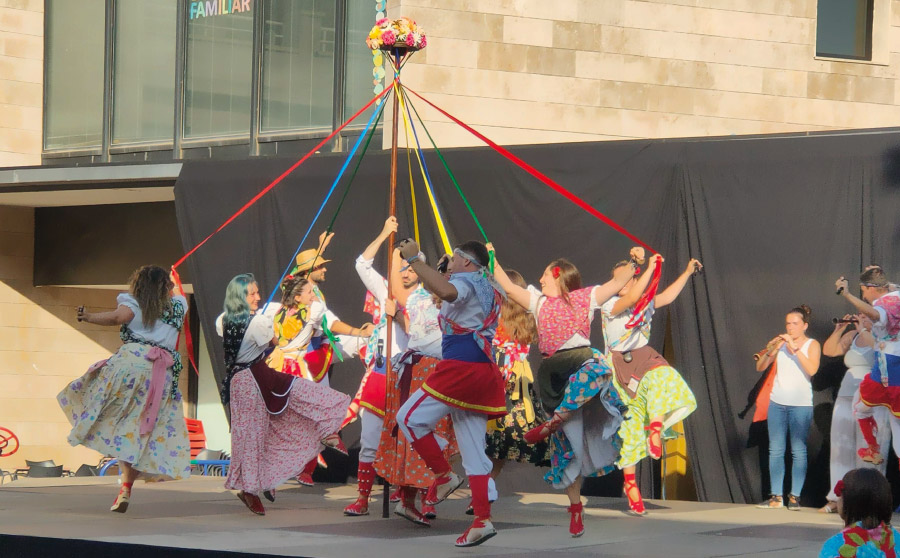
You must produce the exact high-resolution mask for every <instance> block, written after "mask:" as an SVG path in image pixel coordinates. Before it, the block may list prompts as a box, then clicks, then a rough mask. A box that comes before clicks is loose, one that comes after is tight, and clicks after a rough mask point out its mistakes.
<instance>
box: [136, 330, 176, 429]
mask: <svg viewBox="0 0 900 558" xmlns="http://www.w3.org/2000/svg"><path fill="white" fill-rule="evenodd" d="M144 358H146V359H147V360H149V361H151V362H152V363H153V375H152V376H151V378H150V390H149V391H148V392H147V403H146V404H145V406H144V410H143V411H141V436H146V435H147V434H149V433H150V432H152V431H153V427H154V426H156V419H157V416H158V415H159V404H160V402H162V396H163V392H164V391H165V390H166V369H168V368H169V367H170V366H172V365H173V364H175V360H174V359H173V358H172V355H171V354H170V353H169V351H167V350H165V349H161V348H159V347H151V348H150V352H148V353H147V356H146V357H144Z"/></svg>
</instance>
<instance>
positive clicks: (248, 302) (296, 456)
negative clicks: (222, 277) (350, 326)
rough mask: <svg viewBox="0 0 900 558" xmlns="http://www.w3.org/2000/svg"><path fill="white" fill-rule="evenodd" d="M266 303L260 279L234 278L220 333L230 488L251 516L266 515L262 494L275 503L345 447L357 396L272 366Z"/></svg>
mask: <svg viewBox="0 0 900 558" xmlns="http://www.w3.org/2000/svg"><path fill="white" fill-rule="evenodd" d="M259 300H260V297H259V288H258V286H257V284H256V280H255V279H254V277H253V275H251V274H249V273H248V274H243V275H238V276H236V277H235V278H233V279H232V280H231V281H230V282H229V283H228V287H227V289H226V291H225V305H224V306H225V312H224V313H223V314H222V315H220V316H219V318H218V319H217V320H216V330H217V331H218V333H219V335H220V336H222V337H223V339H224V345H225V367H226V370H227V375H226V377H225V381H224V382H223V386H222V401H223V403H224V404H225V405H229V406H230V410H231V466H230V467H229V468H228V478H227V479H226V481H225V488H228V489H232V490H238V491H239V492H238V498H240V500H241V501H242V502H244V504H245V505H246V506H247V507H248V508H249V509H250V511H252V512H253V513H255V514H257V515H265V513H266V510H265V508H264V507H263V505H262V502H261V501H260V499H259V494H260V493H261V492H266V493H267V494H266V496H267V498H269V500H272V501H274V496H273V494H274V490H275V488H276V487H278V486H279V485H280V484H282V483H283V482H284V481H286V480H287V479H289V478H292V477H295V476H297V475H298V474H299V473H300V471H301V469H303V467H304V465H306V464H307V463H309V462H310V461H311V460H314V459H315V456H316V454H317V453H318V446H319V444H320V443H321V444H324V445H326V446H329V447H335V448H336V447H337V446H338V444H339V442H340V438H339V437H338V435H337V431H338V428H339V427H340V424H341V419H343V417H344V409H345V408H346V406H347V403H348V402H349V400H350V398H349V397H348V396H346V395H344V394H342V393H340V392H337V391H335V390H333V389H331V388H329V387H328V386H326V385H324V384H321V383H316V382H312V381H309V380H305V379H302V378H297V377H295V376H291V375H289V374H283V373H281V372H276V371H275V370H272V369H271V368H270V367H269V366H268V365H266V363H265V357H266V352H267V349H268V348H269V346H270V344H271V343H272V342H274V341H275V339H274V335H273V325H272V319H271V318H270V317H268V316H266V315H265V314H262V313H260V312H257V310H258V308H259ZM313 462H314V461H313Z"/></svg>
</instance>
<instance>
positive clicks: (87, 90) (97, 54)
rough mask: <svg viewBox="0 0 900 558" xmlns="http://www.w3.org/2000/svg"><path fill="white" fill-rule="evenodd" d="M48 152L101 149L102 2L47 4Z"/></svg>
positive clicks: (68, 0) (55, 0)
mask: <svg viewBox="0 0 900 558" xmlns="http://www.w3.org/2000/svg"><path fill="white" fill-rule="evenodd" d="M45 6H46V14H45V17H46V25H47V37H46V41H45V45H46V49H47V56H46V70H45V71H46V81H47V83H46V88H47V91H46V106H45V107H44V110H45V111H46V115H45V125H44V148H45V149H64V148H80V147H96V146H99V145H100V143H101V141H100V137H101V135H102V132H103V56H104V54H103V52H104V44H103V41H104V35H105V29H106V23H105V17H106V15H105V14H106V10H105V6H104V1H103V0H82V1H80V2H72V1H71V0H46V5H45Z"/></svg>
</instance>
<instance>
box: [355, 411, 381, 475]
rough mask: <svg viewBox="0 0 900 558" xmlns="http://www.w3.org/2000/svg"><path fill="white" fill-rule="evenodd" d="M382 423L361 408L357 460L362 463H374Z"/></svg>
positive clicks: (370, 412)
mask: <svg viewBox="0 0 900 558" xmlns="http://www.w3.org/2000/svg"><path fill="white" fill-rule="evenodd" d="M383 422H384V421H382V420H381V417H379V416H378V415H376V414H375V413H373V412H372V411H370V410H368V409H365V408H361V409H360V410H359V424H360V426H361V427H362V430H361V431H360V433H359V460H360V462H362V463H372V462H373V461H375V454H376V453H378V444H380V443H381V425H382V424H383Z"/></svg>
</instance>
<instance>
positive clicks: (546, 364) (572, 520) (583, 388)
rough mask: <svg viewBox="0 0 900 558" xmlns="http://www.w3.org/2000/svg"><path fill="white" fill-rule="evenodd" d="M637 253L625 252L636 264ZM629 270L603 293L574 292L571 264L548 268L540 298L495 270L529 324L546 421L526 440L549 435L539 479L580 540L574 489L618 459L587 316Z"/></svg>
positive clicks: (614, 410)
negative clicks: (557, 497) (546, 467)
mask: <svg viewBox="0 0 900 558" xmlns="http://www.w3.org/2000/svg"><path fill="white" fill-rule="evenodd" d="M643 255H644V250H643V248H634V249H632V250H631V256H632V258H642V257H643ZM634 269H635V268H634V267H632V266H627V267H623V268H621V269H620V270H617V271H616V273H615V276H614V277H613V279H611V280H610V281H607V282H606V283H604V284H603V285H595V286H591V287H584V288H582V286H581V273H580V272H579V271H578V268H576V267H575V266H574V265H573V264H572V263H571V262H569V261H568V260H565V259H562V258H560V259H557V260H554V261H552V262H550V265H548V266H547V267H546V269H545V270H544V274H543V275H542V276H541V290H540V291H538V290H537V289H536V288H535V287H533V286H529V287H528V288H527V289H526V288H523V287H521V286H519V285H516V284H515V283H514V282H513V281H512V280H511V279H510V278H509V276H508V275H507V274H506V273H505V272H504V270H503V268H502V267H501V266H500V264H499V263H498V264H496V267H495V272H496V275H497V280H498V281H499V282H500V284H501V286H502V287H503V288H504V289H506V291H507V293H508V294H509V298H510V299H511V300H512V301H513V302H515V303H517V304H518V305H520V306H522V307H523V308H525V309H527V310H528V312H529V313H530V314H531V315H532V316H534V319H535V322H536V324H537V331H538V339H539V342H538V347H539V348H540V351H541V356H542V357H543V359H542V360H541V366H540V368H538V377H537V380H538V389H539V391H540V396H541V404H542V405H543V408H544V411H545V412H546V413H547V414H548V415H550V414H552V415H553V419H552V420H551V421H548V422H544V423H543V424H541V425H540V426H538V427H536V428H533V429H531V430H529V431H528V432H526V433H525V436H524V438H525V441H526V442H528V443H531V444H535V443H537V442H539V441H540V440H543V439H546V438H547V437H549V436H551V435H553V438H552V441H551V445H552V448H553V456H552V458H551V463H552V466H551V469H550V472H549V473H547V474H546V475H545V476H544V479H545V480H546V481H547V482H549V483H550V484H551V485H552V486H553V488H556V489H562V490H565V491H566V495H567V496H568V498H569V507H568V508H567V510H566V511H568V512H569V516H570V517H569V533H570V534H571V535H572V536H573V537H580V536H581V535H583V534H584V519H583V511H584V506H583V504H582V502H581V485H582V481H583V478H584V477H585V476H596V475H604V474H606V473H609V472H610V471H612V470H614V469H615V463H616V459H618V457H619V442H618V438H617V434H616V431H617V430H618V429H619V425H620V424H621V422H622V412H623V410H624V409H623V408H624V406H623V405H622V403H621V401H620V400H619V398H618V397H617V396H616V393H615V390H614V389H611V387H612V368H611V367H610V365H609V363H608V362H607V359H606V358H605V357H604V356H603V355H601V354H600V353H599V352H598V351H595V350H593V349H591V345H590V343H591V341H590V335H591V322H592V320H593V316H594V312H595V311H596V310H597V309H598V308H599V307H600V305H601V304H603V303H604V302H606V300H607V299H608V298H609V297H611V296H613V295H615V293H616V292H617V291H618V290H619V289H621V288H622V286H623V285H625V283H626V282H628V281H629V279H630V278H631V277H633V276H634Z"/></svg>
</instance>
